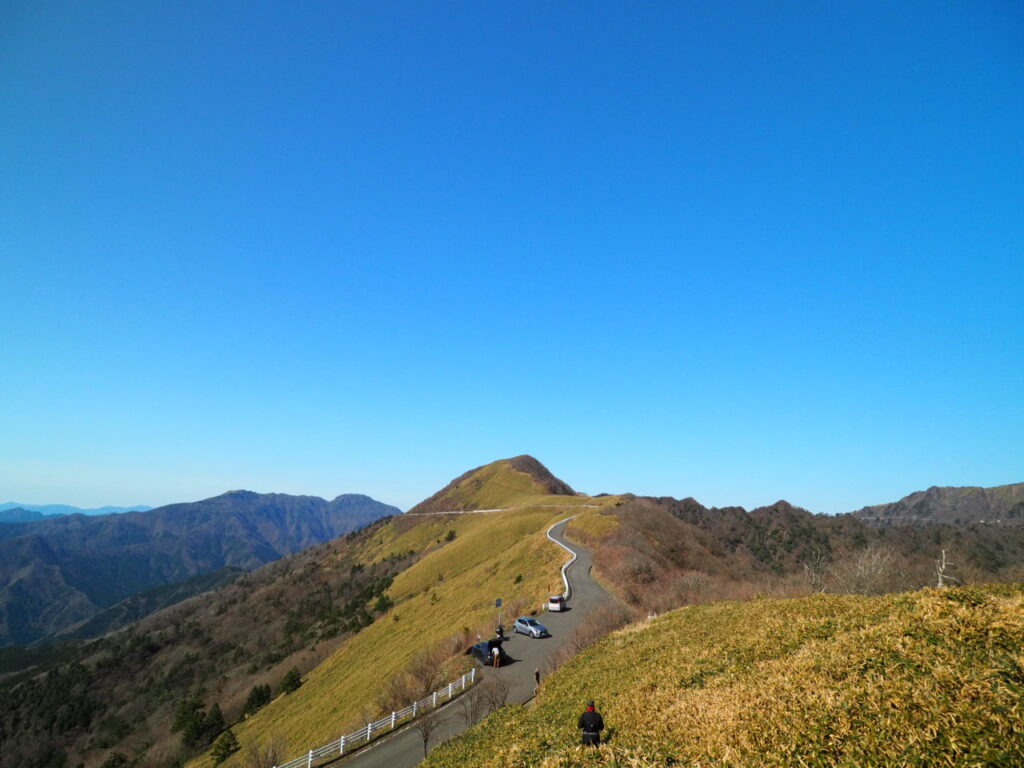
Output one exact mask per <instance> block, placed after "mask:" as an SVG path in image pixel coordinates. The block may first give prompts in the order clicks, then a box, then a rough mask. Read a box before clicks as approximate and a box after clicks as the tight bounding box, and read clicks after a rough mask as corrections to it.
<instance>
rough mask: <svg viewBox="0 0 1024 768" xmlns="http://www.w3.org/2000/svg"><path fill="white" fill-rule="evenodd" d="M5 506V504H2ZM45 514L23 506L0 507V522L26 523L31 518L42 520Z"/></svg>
mask: <svg viewBox="0 0 1024 768" xmlns="http://www.w3.org/2000/svg"><path fill="white" fill-rule="evenodd" d="M4 506H5V507H6V505H4ZM43 517H45V515H43V513H42V512H36V511H35V510H34V509H25V508H24V507H6V508H5V509H0V523H28V522H31V521H32V520H42V519H43Z"/></svg>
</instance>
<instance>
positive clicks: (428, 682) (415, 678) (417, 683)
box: [406, 646, 448, 699]
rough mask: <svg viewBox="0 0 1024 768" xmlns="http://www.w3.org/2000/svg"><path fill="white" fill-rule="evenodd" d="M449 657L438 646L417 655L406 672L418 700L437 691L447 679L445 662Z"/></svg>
mask: <svg viewBox="0 0 1024 768" xmlns="http://www.w3.org/2000/svg"><path fill="white" fill-rule="evenodd" d="M447 660H448V655H447V654H446V653H445V650H444V648H442V647H440V646H438V647H435V648H430V649H428V650H426V651H421V652H420V653H418V654H416V655H415V656H414V657H413V659H412V661H411V662H409V666H408V668H407V670H406V674H408V676H409V681H410V687H411V690H412V692H413V693H414V694H415V697H416V698H417V699H421V698H423V697H424V696H426V695H427V694H429V693H433V692H434V691H436V690H437V689H438V688H439V687H440V685H441V683H442V682H444V677H445V662H446V661H447Z"/></svg>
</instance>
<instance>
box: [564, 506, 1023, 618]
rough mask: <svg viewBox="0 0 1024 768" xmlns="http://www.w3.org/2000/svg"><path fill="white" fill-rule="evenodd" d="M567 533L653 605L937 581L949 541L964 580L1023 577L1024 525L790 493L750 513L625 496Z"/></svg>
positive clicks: (607, 574) (588, 513)
mask: <svg viewBox="0 0 1024 768" xmlns="http://www.w3.org/2000/svg"><path fill="white" fill-rule="evenodd" d="M567 533H568V535H569V536H570V537H574V538H576V539H578V540H579V541H580V542H581V543H582V544H584V545H587V546H589V547H591V548H592V549H593V551H594V569H595V575H596V576H597V577H598V579H600V580H601V581H602V582H603V583H604V584H605V586H606V587H607V588H608V589H609V590H610V591H612V592H614V593H616V594H618V595H619V596H620V597H622V598H623V600H625V601H626V602H627V603H629V604H630V605H633V606H635V607H636V608H638V609H641V610H644V611H655V612H661V611H664V610H667V609H670V608H675V607H678V606H681V605H687V604H691V603H701V602H708V601H711V600H721V599H734V598H749V597H753V596H755V595H757V594H764V593H770V594H775V595H778V596H786V595H796V594H804V593H806V592H808V591H816V592H817V591H831V592H855V593H870V594H877V593H881V592H893V591H902V590H906V589H916V588H920V587H925V586H929V585H934V584H935V583H936V573H935V561H936V559H937V558H938V557H939V556H940V555H941V553H942V551H943V550H946V551H947V554H948V556H949V560H950V561H951V562H954V563H956V564H957V565H956V568H955V571H954V570H951V571H950V575H953V576H954V577H955V578H956V579H958V580H960V581H967V582H971V581H973V582H977V581H1015V580H1021V579H1022V578H1024V528H1020V527H1012V528H1003V527H995V526H986V525H979V524H970V525H960V526H957V525H928V526H893V527H881V528H880V527H877V526H872V525H869V524H867V523H865V522H863V521H862V520H860V519H858V518H857V517H855V516H853V515H815V514H811V513H810V512H808V511H807V510H804V509H800V508H799V507H794V506H793V505H791V504H789V503H787V502H785V501H779V502H777V503H775V504H772V505H770V506H767V507H759V508H758V509H755V510H753V511H751V512H747V511H746V510H744V509H743V508H741V507H727V508H722V509H715V508H711V509H709V508H706V507H704V506H703V505H701V504H700V503H698V502H697V501H695V500H694V499H682V500H677V499H671V498H648V497H637V496H631V495H626V496H623V497H621V498H619V499H617V500H616V501H615V502H614V504H611V505H608V506H606V507H604V508H603V509H586V510H584V511H582V512H581V514H580V515H579V516H578V517H577V518H576V519H575V520H574V521H573V522H572V523H570V525H569V528H568V531H567Z"/></svg>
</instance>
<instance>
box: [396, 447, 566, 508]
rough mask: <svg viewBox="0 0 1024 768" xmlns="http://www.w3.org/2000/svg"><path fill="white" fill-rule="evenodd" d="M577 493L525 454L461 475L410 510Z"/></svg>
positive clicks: (516, 502) (497, 503)
mask: <svg viewBox="0 0 1024 768" xmlns="http://www.w3.org/2000/svg"><path fill="white" fill-rule="evenodd" d="M576 495H577V494H576V491H574V490H573V489H572V488H571V487H570V486H569V485H568V483H565V482H563V481H562V480H559V479H558V478H557V477H555V476H554V475H553V474H551V472H550V471H549V470H548V468H547V467H545V466H544V465H543V464H541V463H540V462H539V461H537V459H535V458H533V456H527V455H525V454H524V455H522V456H515V457H513V458H511V459H499V460H498V461H492V462H491V463H490V464H485V465H483V466H481V467H476V468H475V469H471V470H469V472H466V473H464V474H462V475H459V476H458V477H457V478H455V479H454V480H452V481H451V482H450V483H448V485H446V486H445V487H444V488H442V489H441V490H440V491H438V492H437V493H435V494H434V495H433V496H431V497H430V498H429V499H427V500H425V501H421V502H420V503H419V504H417V505H416V506H415V507H413V508H412V509H410V510H409V513H411V514H418V513H423V512H452V511H467V510H474V509H496V508H501V507H513V506H522V505H524V504H528V503H538V502H539V501H541V500H543V497H546V496H576Z"/></svg>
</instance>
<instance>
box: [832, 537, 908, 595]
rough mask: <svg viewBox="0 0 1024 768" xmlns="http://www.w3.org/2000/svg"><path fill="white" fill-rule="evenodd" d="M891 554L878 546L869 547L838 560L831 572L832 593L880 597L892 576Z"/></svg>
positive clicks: (893, 572)
mask: <svg viewBox="0 0 1024 768" xmlns="http://www.w3.org/2000/svg"><path fill="white" fill-rule="evenodd" d="M894 559H895V556H894V553H893V551H892V549H890V548H889V547H887V546H884V545H881V544H871V545H870V546H867V547H865V548H864V549H861V550H859V551H857V552H853V553H852V554H851V555H850V556H848V557H846V558H844V559H843V560H841V561H839V562H838V563H837V564H836V565H835V566H833V568H832V569H831V573H832V577H833V580H834V581H833V587H832V588H833V590H834V591H836V592H840V593H844V594H857V595H879V594H882V593H883V592H885V591H887V588H888V587H889V586H890V584H891V583H892V581H893V579H894V577H895V575H896V574H895V569H894Z"/></svg>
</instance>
